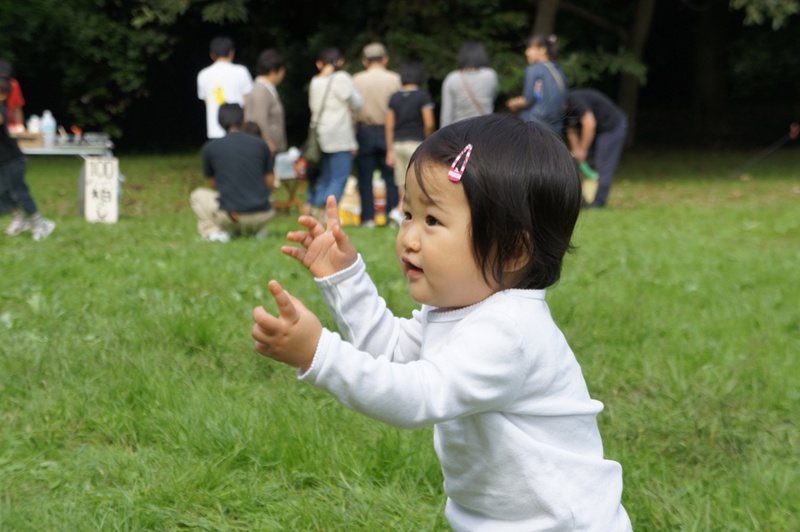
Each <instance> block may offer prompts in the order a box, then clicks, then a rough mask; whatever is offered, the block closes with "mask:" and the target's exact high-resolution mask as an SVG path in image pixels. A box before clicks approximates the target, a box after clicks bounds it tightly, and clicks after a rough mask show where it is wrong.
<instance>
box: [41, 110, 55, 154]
mask: <svg viewBox="0 0 800 532" xmlns="http://www.w3.org/2000/svg"><path fill="white" fill-rule="evenodd" d="M42 141H43V143H44V147H45V148H47V149H50V148H53V147H55V145H56V119H55V118H53V113H51V112H50V111H49V110H45V111H44V113H42Z"/></svg>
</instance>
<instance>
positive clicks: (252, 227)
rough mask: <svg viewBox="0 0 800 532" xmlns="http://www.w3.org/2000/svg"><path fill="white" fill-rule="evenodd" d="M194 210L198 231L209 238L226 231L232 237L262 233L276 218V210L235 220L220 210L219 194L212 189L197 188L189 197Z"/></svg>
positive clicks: (255, 213)
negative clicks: (211, 235)
mask: <svg viewBox="0 0 800 532" xmlns="http://www.w3.org/2000/svg"><path fill="white" fill-rule="evenodd" d="M189 203H190V204H191V206H192V210H193V211H194V213H195V214H196V215H197V231H198V232H199V233H200V235H201V236H203V237H207V236H208V235H210V234H212V233H220V232H222V231H225V232H227V233H231V234H232V235H250V234H257V233H259V232H260V231H262V230H263V229H264V228H265V227H266V225H267V223H268V222H269V221H270V220H272V218H274V217H275V209H270V210H268V211H260V212H243V213H239V214H238V215H235V216H234V217H236V218H238V219H234V218H233V217H231V214H230V213H228V212H227V211H223V210H220V208H219V192H217V191H216V190H212V189H210V188H205V187H201V188H197V189H195V190H194V191H192V194H191V196H190V197H189Z"/></svg>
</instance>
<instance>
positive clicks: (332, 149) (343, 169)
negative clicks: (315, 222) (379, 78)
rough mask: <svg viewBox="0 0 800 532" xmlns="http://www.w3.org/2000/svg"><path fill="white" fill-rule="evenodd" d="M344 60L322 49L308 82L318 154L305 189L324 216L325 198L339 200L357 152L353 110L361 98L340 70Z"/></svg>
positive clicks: (319, 212)
mask: <svg viewBox="0 0 800 532" xmlns="http://www.w3.org/2000/svg"><path fill="white" fill-rule="evenodd" d="M343 65H344V58H343V57H342V54H341V52H340V51H339V49H338V48H336V47H329V48H325V49H324V50H322V51H321V52H320V54H319V57H318V59H317V62H316V66H317V69H318V70H319V74H317V75H316V76H314V77H313V78H312V79H311V84H310V85H309V88H308V106H309V108H310V110H311V120H312V122H314V121H316V123H317V136H318V137H319V146H320V149H321V151H322V161H321V162H320V168H319V175H318V176H317V178H316V183H315V185H314V187H313V188H309V202H308V203H309V204H310V205H311V207H312V208H313V209H316V210H317V213H318V214H320V215H324V213H325V210H324V207H325V199H326V198H327V197H328V196H331V195H332V196H334V197H336V199H337V201H338V200H339V199H341V197H342V194H343V193H344V187H345V185H346V184H347V178H348V177H349V176H350V173H351V171H352V168H353V154H354V153H355V151H356V150H357V149H358V143H357V142H356V136H355V131H354V126H353V123H354V120H353V111H355V110H356V109H358V108H359V107H361V104H362V101H363V99H362V97H361V94H360V93H359V92H358V89H356V86H355V83H353V78H352V76H350V74H348V73H347V72H345V71H344V70H342V66H343Z"/></svg>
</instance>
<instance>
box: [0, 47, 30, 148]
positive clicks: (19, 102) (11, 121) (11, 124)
mask: <svg viewBox="0 0 800 532" xmlns="http://www.w3.org/2000/svg"><path fill="white" fill-rule="evenodd" d="M0 78H5V79H7V80H8V81H9V83H10V84H11V92H10V93H9V95H8V100H7V101H6V113H7V115H8V117H7V120H8V124H7V127H8V130H9V131H10V132H11V133H16V132H19V131H24V130H25V111H24V110H23V107H25V97H24V96H23V95H22V87H20V85H19V81H17V79H16V78H15V77H14V66H13V65H12V64H11V62H10V61H7V60H5V59H0Z"/></svg>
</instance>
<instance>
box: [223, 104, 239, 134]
mask: <svg viewBox="0 0 800 532" xmlns="http://www.w3.org/2000/svg"><path fill="white" fill-rule="evenodd" d="M217 116H218V119H219V125H220V126H222V129H224V130H225V131H228V130H229V129H230V128H232V127H241V125H242V122H244V109H243V108H242V106H241V105H239V104H238V103H223V104H222V105H220V106H219V114H218V115H217Z"/></svg>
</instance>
